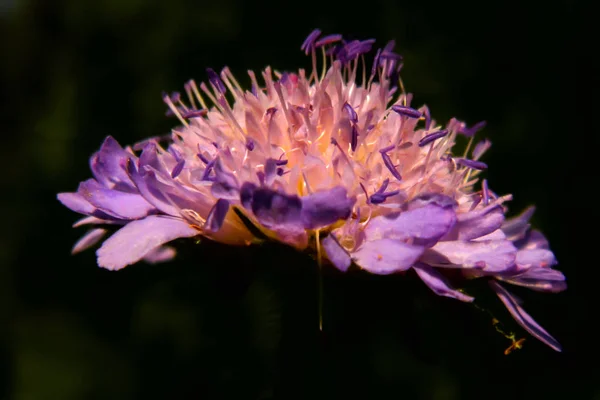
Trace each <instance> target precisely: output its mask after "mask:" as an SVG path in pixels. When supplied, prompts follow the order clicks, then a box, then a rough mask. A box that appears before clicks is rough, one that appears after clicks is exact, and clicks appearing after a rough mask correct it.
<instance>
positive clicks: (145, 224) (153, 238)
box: [96, 215, 198, 270]
mask: <svg viewBox="0 0 600 400" xmlns="http://www.w3.org/2000/svg"><path fill="white" fill-rule="evenodd" d="M196 235H198V231H196V230H195V229H193V228H191V227H190V226H189V225H188V224H187V223H186V222H184V221H182V220H180V219H175V218H169V217H163V216H154V215H151V216H149V217H146V218H144V219H140V220H136V221H132V222H130V223H128V224H127V225H125V226H124V227H123V228H121V229H119V230H118V231H117V232H116V233H115V234H113V235H112V236H111V237H110V238H108V239H107V240H106V241H105V242H104V244H103V245H102V247H100V248H99V249H98V251H97V252H96V254H97V255H98V265H100V266H101V267H104V268H107V269H110V270H118V269H121V268H123V267H125V266H127V265H130V264H133V263H135V262H137V261H139V260H140V259H142V258H143V257H145V256H146V255H148V253H150V252H151V251H152V250H154V249H155V248H157V247H158V246H160V245H162V244H164V243H167V242H170V241H171V240H174V239H177V238H181V237H192V236H196Z"/></svg>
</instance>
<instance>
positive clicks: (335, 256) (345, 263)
mask: <svg viewBox="0 0 600 400" xmlns="http://www.w3.org/2000/svg"><path fill="white" fill-rule="evenodd" d="M321 243H322V245H323V250H325V254H327V258H329V260H330V261H331V263H332V264H333V265H334V266H335V267H336V268H337V269H339V270H340V271H343V272H346V271H347V270H348V268H350V265H352V259H351V258H350V255H349V254H348V252H347V251H346V250H344V248H343V247H342V246H341V245H340V244H339V242H338V241H337V239H336V238H335V236H333V235H329V236H327V237H326V238H325V239H323V241H322V242H321Z"/></svg>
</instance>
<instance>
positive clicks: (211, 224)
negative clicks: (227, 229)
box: [204, 199, 229, 232]
mask: <svg viewBox="0 0 600 400" xmlns="http://www.w3.org/2000/svg"><path fill="white" fill-rule="evenodd" d="M228 211H229V201H227V200H225V199H219V200H217V202H216V203H215V205H214V206H213V208H211V210H210V212H209V213H208V217H206V223H205V224H204V229H205V230H207V231H209V232H217V231H218V230H219V229H221V227H222V226H223V222H225V216H226V215H227V212H228Z"/></svg>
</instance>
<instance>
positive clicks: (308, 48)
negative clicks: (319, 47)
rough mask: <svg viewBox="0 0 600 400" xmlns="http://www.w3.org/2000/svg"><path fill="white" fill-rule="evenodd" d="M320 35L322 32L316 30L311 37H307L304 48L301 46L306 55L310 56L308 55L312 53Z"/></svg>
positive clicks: (303, 44)
mask: <svg viewBox="0 0 600 400" xmlns="http://www.w3.org/2000/svg"><path fill="white" fill-rule="evenodd" d="M320 34H321V31H320V30H319V29H315V30H314V31H312V32H311V33H310V35H308V36H307V37H306V39H305V40H304V42H303V43H302V46H300V50H302V51H304V54H306V55H308V53H310V51H311V50H312V49H313V48H314V45H315V41H316V40H317V38H318V37H319V35H320Z"/></svg>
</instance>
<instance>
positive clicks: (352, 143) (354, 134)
mask: <svg viewBox="0 0 600 400" xmlns="http://www.w3.org/2000/svg"><path fill="white" fill-rule="evenodd" d="M357 146H358V129H357V128H356V125H355V124H352V137H351V138H350V148H351V149H352V151H356V147H357Z"/></svg>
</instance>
